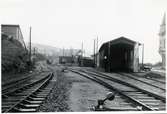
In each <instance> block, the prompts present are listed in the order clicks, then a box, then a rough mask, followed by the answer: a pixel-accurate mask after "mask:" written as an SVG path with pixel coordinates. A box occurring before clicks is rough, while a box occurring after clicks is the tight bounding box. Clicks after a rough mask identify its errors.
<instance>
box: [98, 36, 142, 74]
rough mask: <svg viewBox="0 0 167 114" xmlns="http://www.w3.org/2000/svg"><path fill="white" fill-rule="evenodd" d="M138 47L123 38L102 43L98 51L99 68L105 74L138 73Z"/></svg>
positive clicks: (133, 42)
mask: <svg viewBox="0 0 167 114" xmlns="http://www.w3.org/2000/svg"><path fill="white" fill-rule="evenodd" d="M139 45H140V43H138V42H136V41H132V40H130V39H128V38H125V37H120V38H117V39H115V40H112V41H109V42H106V43H104V44H103V45H102V46H101V47H100V49H99V67H100V68H102V69H104V70H105V71H107V72H111V71H132V72H138V71H139Z"/></svg>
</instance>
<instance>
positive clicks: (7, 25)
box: [1, 24, 20, 27]
mask: <svg viewBox="0 0 167 114" xmlns="http://www.w3.org/2000/svg"><path fill="white" fill-rule="evenodd" d="M1 26H2V27H20V26H19V25H12V24H2V25H1Z"/></svg>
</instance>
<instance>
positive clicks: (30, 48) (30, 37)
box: [29, 26, 31, 70]
mask: <svg viewBox="0 0 167 114" xmlns="http://www.w3.org/2000/svg"><path fill="white" fill-rule="evenodd" d="M29 45H30V47H29V48H30V49H29V50H30V53H29V67H30V70H31V26H30V44H29Z"/></svg>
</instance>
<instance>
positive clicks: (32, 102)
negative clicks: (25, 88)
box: [22, 99, 42, 104]
mask: <svg viewBox="0 0 167 114" xmlns="http://www.w3.org/2000/svg"><path fill="white" fill-rule="evenodd" d="M22 102H23V103H29V104H40V103H42V101H30V100H27V99H26V100H24V101H22Z"/></svg>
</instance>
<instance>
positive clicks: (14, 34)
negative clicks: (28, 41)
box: [1, 25, 26, 49]
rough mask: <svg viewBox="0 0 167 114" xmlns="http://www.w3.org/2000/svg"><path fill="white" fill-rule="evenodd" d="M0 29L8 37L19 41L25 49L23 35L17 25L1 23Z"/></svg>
mask: <svg viewBox="0 0 167 114" xmlns="http://www.w3.org/2000/svg"><path fill="white" fill-rule="evenodd" d="M1 31H2V33H3V34H5V35H7V36H8V37H9V38H13V39H15V40H17V41H19V42H20V43H21V44H22V46H23V47H24V48H25V49H26V46H25V43H24V39H23V35H22V32H21V29H20V27H19V25H2V27H1Z"/></svg>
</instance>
